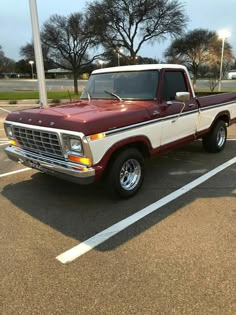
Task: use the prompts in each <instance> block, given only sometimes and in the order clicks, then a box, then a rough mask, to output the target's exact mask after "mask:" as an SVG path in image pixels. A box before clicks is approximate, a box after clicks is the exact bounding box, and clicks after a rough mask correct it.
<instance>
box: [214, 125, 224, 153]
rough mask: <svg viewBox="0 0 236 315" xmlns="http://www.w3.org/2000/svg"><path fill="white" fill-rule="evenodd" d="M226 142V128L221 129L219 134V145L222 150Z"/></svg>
mask: <svg viewBox="0 0 236 315" xmlns="http://www.w3.org/2000/svg"><path fill="white" fill-rule="evenodd" d="M225 140H226V132H225V128H224V127H220V128H219V130H218V132H217V140H216V141H217V145H218V147H219V148H221V147H222V146H223V145H224V143H225Z"/></svg>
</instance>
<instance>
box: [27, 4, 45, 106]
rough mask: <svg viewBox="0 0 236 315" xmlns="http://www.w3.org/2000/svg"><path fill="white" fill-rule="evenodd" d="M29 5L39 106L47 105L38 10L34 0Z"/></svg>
mask: <svg viewBox="0 0 236 315" xmlns="http://www.w3.org/2000/svg"><path fill="white" fill-rule="evenodd" d="M29 5H30V14H31V23H32V31H33V39H34V53H35V61H36V69H37V75H38V84H39V98H40V106H41V107H48V102H47V91H46V84H45V74H44V64H43V54H42V46H41V42H40V31H39V21H38V10H37V4H36V0H29Z"/></svg>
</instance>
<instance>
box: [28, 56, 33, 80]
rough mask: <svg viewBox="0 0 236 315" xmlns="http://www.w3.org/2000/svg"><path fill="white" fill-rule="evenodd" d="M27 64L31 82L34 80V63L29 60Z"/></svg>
mask: <svg viewBox="0 0 236 315" xmlns="http://www.w3.org/2000/svg"><path fill="white" fill-rule="evenodd" d="M29 64H30V66H31V78H32V80H33V79H34V61H33V60H30V61H29Z"/></svg>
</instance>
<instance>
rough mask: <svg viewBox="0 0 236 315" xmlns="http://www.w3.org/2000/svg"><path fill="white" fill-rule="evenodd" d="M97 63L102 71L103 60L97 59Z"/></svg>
mask: <svg viewBox="0 0 236 315" xmlns="http://www.w3.org/2000/svg"><path fill="white" fill-rule="evenodd" d="M98 63H99V64H100V66H101V69H102V66H103V64H104V61H103V60H101V59H99V60H98Z"/></svg>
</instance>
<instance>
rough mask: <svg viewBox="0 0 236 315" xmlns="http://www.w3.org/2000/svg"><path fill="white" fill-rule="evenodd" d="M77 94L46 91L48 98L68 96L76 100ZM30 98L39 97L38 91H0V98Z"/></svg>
mask: <svg viewBox="0 0 236 315" xmlns="http://www.w3.org/2000/svg"><path fill="white" fill-rule="evenodd" d="M80 94H81V93H79V95H75V94H74V93H71V92H70V95H69V94H68V92H67V91H62V92H60V91H52V92H47V97H48V99H69V98H70V97H71V98H72V100H77V99H78V98H79V97H80ZM31 99H39V93H38V92H37V91H27V92H25V91H22V92H0V100H16V101H20V100H31Z"/></svg>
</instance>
